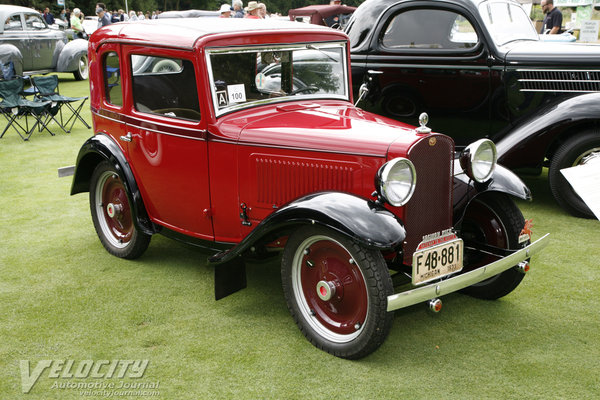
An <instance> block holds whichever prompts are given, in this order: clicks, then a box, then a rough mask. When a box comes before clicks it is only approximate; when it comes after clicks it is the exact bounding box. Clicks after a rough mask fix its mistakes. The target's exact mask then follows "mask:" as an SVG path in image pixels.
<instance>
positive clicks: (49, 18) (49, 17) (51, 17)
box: [42, 7, 54, 25]
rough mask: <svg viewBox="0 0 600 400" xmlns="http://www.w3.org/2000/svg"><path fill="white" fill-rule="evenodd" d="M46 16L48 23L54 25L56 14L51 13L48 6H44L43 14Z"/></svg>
mask: <svg viewBox="0 0 600 400" xmlns="http://www.w3.org/2000/svg"><path fill="white" fill-rule="evenodd" d="M42 15H43V16H44V19H45V20H46V23H47V24H48V25H52V24H54V15H52V14H51V13H50V8H48V7H46V8H44V14H42Z"/></svg>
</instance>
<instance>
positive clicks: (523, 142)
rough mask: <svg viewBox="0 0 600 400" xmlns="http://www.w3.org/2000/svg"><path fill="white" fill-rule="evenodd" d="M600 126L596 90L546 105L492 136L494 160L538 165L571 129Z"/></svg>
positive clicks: (514, 166) (520, 165)
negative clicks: (495, 156) (495, 157)
mask: <svg viewBox="0 0 600 400" xmlns="http://www.w3.org/2000/svg"><path fill="white" fill-rule="evenodd" d="M598 125H600V93H587V94H581V95H577V96H573V97H570V98H567V99H565V98H564V97H563V98H559V99H558V100H557V101H555V102H552V103H549V104H547V105H546V106H545V107H543V108H540V110H538V111H536V113H535V115H532V116H529V117H527V118H524V119H522V120H519V121H517V122H516V124H514V125H512V126H509V127H507V128H506V129H505V130H503V131H501V132H499V133H498V134H497V135H494V138H492V139H493V140H494V142H495V143H496V149H497V151H498V162H499V163H502V164H503V165H506V166H507V167H508V168H510V169H517V168H540V167H541V166H542V165H543V162H544V159H545V158H546V157H548V158H551V155H552V153H553V151H554V150H555V149H556V147H557V146H558V144H560V143H561V142H564V141H566V140H568V138H569V137H571V136H574V131H576V130H578V129H580V130H583V129H585V128H587V127H591V126H598Z"/></svg>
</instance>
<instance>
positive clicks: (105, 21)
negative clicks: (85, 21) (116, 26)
mask: <svg viewBox="0 0 600 400" xmlns="http://www.w3.org/2000/svg"><path fill="white" fill-rule="evenodd" d="M96 15H97V16H98V28H102V27H103V26H106V25H110V24H111V22H110V17H109V16H108V14H107V13H106V11H105V10H104V9H103V8H102V7H98V8H96Z"/></svg>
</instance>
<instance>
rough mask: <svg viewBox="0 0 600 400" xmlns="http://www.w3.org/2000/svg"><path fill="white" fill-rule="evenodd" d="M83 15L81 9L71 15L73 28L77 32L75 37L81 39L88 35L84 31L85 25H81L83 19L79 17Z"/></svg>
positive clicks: (76, 9)
mask: <svg viewBox="0 0 600 400" xmlns="http://www.w3.org/2000/svg"><path fill="white" fill-rule="evenodd" d="M80 14H81V10H80V9H79V8H74V9H73V12H72V13H71V28H72V29H73V31H75V35H77V37H79V38H85V37H86V33H85V31H84V30H83V25H82V24H81V18H80V17H79V15H80Z"/></svg>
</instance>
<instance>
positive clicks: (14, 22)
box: [4, 14, 23, 31]
mask: <svg viewBox="0 0 600 400" xmlns="http://www.w3.org/2000/svg"><path fill="white" fill-rule="evenodd" d="M4 30H5V31H22V30H23V25H21V16H20V15H19V14H14V15H11V16H10V17H8V18H6V21H5V22H4Z"/></svg>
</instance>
